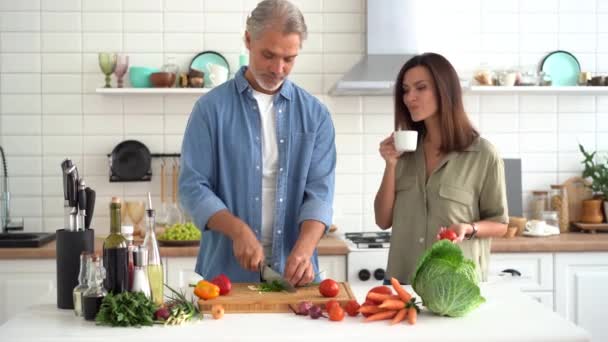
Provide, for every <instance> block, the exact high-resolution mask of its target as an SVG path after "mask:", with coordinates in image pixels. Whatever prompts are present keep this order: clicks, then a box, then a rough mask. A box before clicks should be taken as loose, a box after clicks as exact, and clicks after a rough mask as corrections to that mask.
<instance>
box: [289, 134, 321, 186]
mask: <svg viewBox="0 0 608 342" xmlns="http://www.w3.org/2000/svg"><path fill="white" fill-rule="evenodd" d="M314 138H315V135H314V133H293V134H292V135H291V145H290V147H289V179H290V180H291V181H295V182H301V181H304V180H306V178H307V176H308V169H309V168H310V163H311V161H312V153H313V150H314V143H315V139H314Z"/></svg>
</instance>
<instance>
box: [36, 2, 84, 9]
mask: <svg viewBox="0 0 608 342" xmlns="http://www.w3.org/2000/svg"><path fill="white" fill-rule="evenodd" d="M81 3H82V1H81V0H40V5H41V9H42V10H43V11H80V8H81Z"/></svg>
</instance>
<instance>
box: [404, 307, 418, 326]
mask: <svg viewBox="0 0 608 342" xmlns="http://www.w3.org/2000/svg"><path fill="white" fill-rule="evenodd" d="M417 317H418V311H416V308H415V307H411V308H409V309H407V322H408V323H409V324H416V319H417Z"/></svg>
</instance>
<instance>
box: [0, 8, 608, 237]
mask: <svg viewBox="0 0 608 342" xmlns="http://www.w3.org/2000/svg"><path fill="white" fill-rule="evenodd" d="M257 2H258V0H231V1H215V0H181V1H172V0H106V1H96V0H20V1H0V144H1V145H2V146H3V148H4V149H5V151H6V153H7V158H8V161H9V169H10V170H12V171H11V172H13V173H14V174H16V175H17V177H15V178H14V179H13V180H12V181H11V187H12V189H13V196H14V198H15V200H14V201H13V206H14V207H15V208H13V212H15V213H17V214H19V213H21V214H23V216H25V219H26V224H27V225H28V227H27V228H26V229H28V230H30V231H31V230H32V229H34V230H36V229H46V230H49V231H54V230H55V229H57V227H59V226H60V225H61V224H62V222H63V218H62V211H63V208H62V206H61V198H62V193H61V192H62V190H61V187H62V184H61V177H60V172H59V164H60V163H61V161H62V160H63V158H65V157H70V158H72V159H73V160H74V161H75V162H76V164H77V165H78V166H79V169H80V171H81V174H82V175H83V176H85V178H87V184H88V185H89V186H93V187H96V188H97V189H98V190H100V192H101V193H98V209H97V210H96V214H95V218H94V226H96V227H99V228H97V229H98V232H102V231H107V226H108V225H109V221H108V217H107V210H103V209H102V208H104V209H105V203H107V202H108V201H109V200H110V197H111V196H112V195H125V196H127V197H129V198H134V197H138V196H140V195H141V194H143V193H145V191H147V190H152V192H153V194H155V197H154V200H155V201H157V202H158V201H159V198H158V197H157V196H158V188H159V185H158V178H157V177H154V179H153V181H152V182H151V183H137V184H120V183H109V182H108V159H107V157H106V154H108V153H110V152H111V151H112V149H113V148H114V147H115V146H116V145H117V144H118V143H120V142H121V141H123V140H125V139H137V140H140V141H142V142H144V143H145V144H146V145H147V146H148V147H149V149H150V150H151V151H152V152H154V153H159V152H168V153H169V152H171V153H173V152H179V150H180V147H181V142H182V135H183V132H184V129H185V127H186V123H187V121H188V118H189V116H190V113H191V111H192V108H193V105H194V103H195V102H196V100H197V99H198V98H199V96H200V95H151V96H136V95H124V96H107V95H99V94H96V93H95V89H96V88H97V87H100V86H101V85H103V83H104V76H103V74H102V73H101V71H100V69H99V62H98V57H97V53H98V52H101V51H115V52H124V53H127V54H128V55H129V57H130V65H131V66H134V65H147V66H153V67H160V66H161V65H162V64H163V63H165V62H166V60H167V57H168V56H170V55H173V56H175V57H176V59H177V62H178V64H179V65H180V67H181V68H182V71H186V70H187V69H186V68H187V67H188V65H189V63H190V61H191V59H192V57H193V56H194V55H195V54H196V53H198V52H201V51H204V50H215V51H218V52H220V53H222V54H223V55H224V56H225V57H226V58H227V59H228V61H229V63H230V66H231V69H232V71H233V72H234V71H235V70H236V69H237V66H238V56H239V54H240V53H241V52H242V51H244V50H243V42H242V36H243V31H244V28H245V19H246V17H247V15H248V14H249V13H250V11H251V10H252V9H253V7H254V6H255V5H256V3H257ZM295 3H296V5H297V6H299V7H300V8H301V9H302V11H303V12H304V16H305V20H306V23H307V26H308V30H309V37H308V40H307V41H304V42H303V49H302V50H301V51H300V55H299V57H298V58H297V60H296V65H295V67H294V69H293V72H292V75H291V76H290V78H291V79H292V80H293V81H294V82H296V83H298V84H299V85H300V86H302V87H303V88H304V89H306V90H307V91H309V92H311V93H312V94H315V95H316V96H318V97H319V99H320V100H321V101H322V102H323V103H324V104H325V105H326V106H327V107H328V109H329V111H330V113H331V115H332V119H333V122H334V126H335V129H336V144H337V150H338V162H337V165H336V170H337V176H336V182H337V183H336V199H335V209H336V213H335V215H334V216H335V222H336V224H338V226H339V228H340V230H341V231H342V232H345V231H368V230H373V229H375V228H374V227H375V223H374V218H373V198H374V195H375V192H376V191H377V187H378V184H379V181H380V179H381V177H382V174H383V171H384V165H385V163H384V161H383V160H382V158H381V157H380V155H379V153H378V145H379V143H380V141H381V140H383V139H384V138H386V136H388V134H390V132H391V131H392V130H393V125H394V119H393V110H394V109H393V107H394V101H393V99H392V97H391V96H344V97H334V96H330V95H329V94H327V91H328V90H329V89H331V88H332V87H333V85H334V84H335V82H336V81H337V80H338V79H339V78H340V77H341V76H342V74H343V73H344V72H345V71H346V70H348V69H349V68H350V66H352V65H353V64H354V63H356V62H357V61H358V60H359V59H360V57H361V56H362V55H363V54H364V53H365V50H366V34H365V31H366V20H365V18H366V16H365V11H366V2H365V1H364V0H296V1H295ZM419 10H420V12H419V13H418V14H417V18H419V19H420V22H421V23H423V22H430V21H429V20H425V18H426V17H429V18H432V19H433V22H441V23H442V24H441V27H438V28H434V27H425V28H424V29H423V30H420V32H419V33H418V35H419V48H420V50H421V51H437V52H440V53H442V54H444V55H445V56H446V57H447V58H448V59H449V60H450V61H451V62H452V63H453V64H454V65H455V67H456V69H457V70H458V71H459V73H460V76H461V77H468V75H470V74H471V72H472V71H473V70H475V69H477V68H478V67H479V65H480V64H482V63H488V65H490V67H492V68H511V67H522V68H524V69H535V68H536V67H537V65H538V63H539V61H540V60H541V59H542V57H543V56H544V55H546V54H547V53H548V52H550V51H553V50H557V49H565V50H568V51H570V52H572V53H574V55H575V56H576V57H577V59H578V60H579V62H580V64H581V67H582V70H585V71H590V72H592V73H596V72H601V73H604V74H608V43H607V42H608V24H607V22H608V4H607V2H606V1H594V0H590V1H582V2H581V1H577V0H535V1H527V0H513V1H501V0H467V1H460V2H456V1H449V0H428V1H425V2H420V3H419ZM444 27H450V30H449V32H448V31H446V30H444V29H443V28H444ZM125 79H126V84H127V85H129V80H128V75H127V76H125ZM112 84H113V85H115V84H116V79H115V77H114V76H112ZM464 102H465V108H466V110H467V112H468V114H469V116H470V118H471V121H472V122H473V123H474V124H475V125H476V127H478V128H479V130H480V132H481V134H482V135H483V136H484V137H486V138H487V139H488V140H490V141H491V142H492V143H493V144H494V145H495V146H496V148H497V149H498V150H499V151H500V153H501V154H502V156H504V157H520V158H522V164H523V171H524V175H523V178H524V189H525V190H526V191H529V190H533V189H542V188H546V187H548V184H552V183H555V182H558V181H563V180H565V179H566V178H567V177H569V176H572V175H579V174H580V163H579V162H580V156H579V154H580V152H579V151H578V147H577V143H578V142H581V143H583V144H584V145H585V147H586V148H588V149H590V150H595V149H599V150H602V151H606V152H608V96H592V95H585V96H580V95H572V96H571V95H567V96H557V95H550V94H547V95H545V94H542V95H531V94H528V95H519V94H508V95H471V94H466V93H465V98H464ZM154 167H155V172H156V173H158V164H157V163H156V164H155V166H154ZM30 207H31V208H32V210H30Z"/></svg>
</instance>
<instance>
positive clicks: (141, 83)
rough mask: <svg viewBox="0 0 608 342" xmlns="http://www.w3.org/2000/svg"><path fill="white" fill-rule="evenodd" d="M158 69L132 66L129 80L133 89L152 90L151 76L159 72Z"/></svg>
mask: <svg viewBox="0 0 608 342" xmlns="http://www.w3.org/2000/svg"><path fill="white" fill-rule="evenodd" d="M158 71H159V69H158V68H149V67H142V66H132V67H130V68H129V80H130V81H131V86H132V87H133V88H151V87H152V83H150V75H151V74H152V73H154V72H158Z"/></svg>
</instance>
